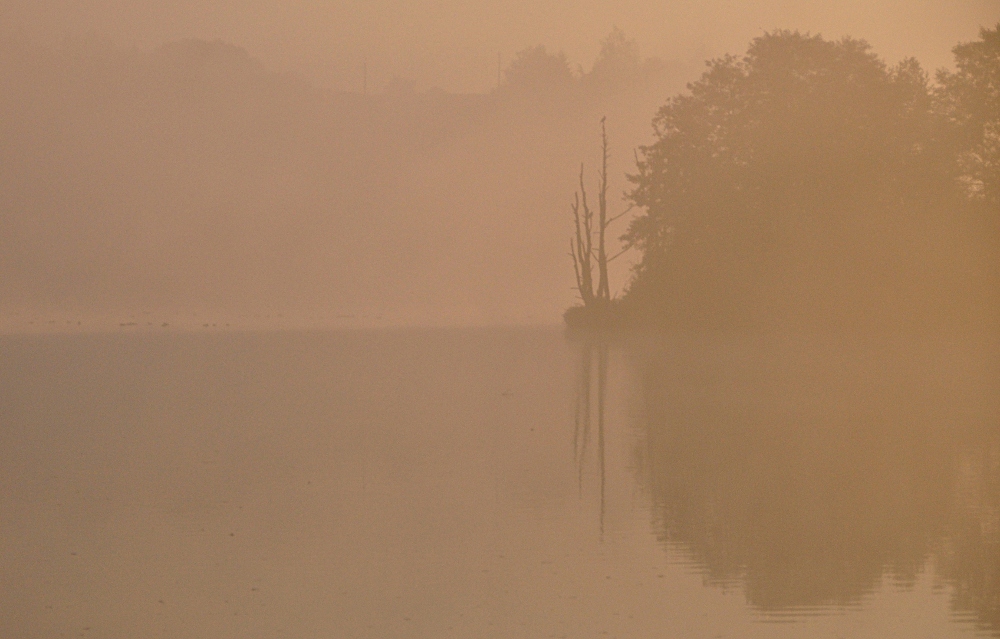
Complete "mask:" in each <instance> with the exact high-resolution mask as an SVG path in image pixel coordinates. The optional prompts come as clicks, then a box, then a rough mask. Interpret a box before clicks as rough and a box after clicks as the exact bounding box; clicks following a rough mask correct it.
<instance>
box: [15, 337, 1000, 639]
mask: <svg viewBox="0 0 1000 639" xmlns="http://www.w3.org/2000/svg"><path fill="white" fill-rule="evenodd" d="M998 352H1000V351H998V349H997V345H996V343H993V342H987V341H984V340H975V339H967V340H955V339H952V340H947V339H934V338H921V339H910V340H904V339H900V338H894V339H870V340H867V341H859V340H845V339H832V338H824V339H820V338H805V337H789V336H785V337H782V338H769V339H759V338H758V339H754V338H749V337H740V336H722V337H720V336H715V337H690V336H689V337H665V338H660V339H657V340H637V341H635V342H634V343H631V344H627V345H616V346H606V345H600V344H584V343H580V342H574V341H569V340H567V339H566V338H565V337H564V336H563V335H562V333H561V332H559V331H558V330H554V329H553V330H541V329H538V330H535V329H519V330H513V329H510V330H486V329H484V330H438V331H395V332H392V331H384V332H331V333H291V332H288V333H270V334H268V333H249V334H211V335H207V334H206V335H190V334H172V335H160V336H155V335H145V336H144V335H105V336H43V337H5V338H2V339H0V636H2V637H25V638H30V637H45V638H48V637H60V636H66V637H109V638H118V637H120V638H126V637H128V638H135V637H161V636H162V637H184V638H206V639H208V638H212V639H216V638H219V639H223V638H230V637H232V638H237V637H238V638H255V637H259V638H279V637H287V638H290V639H292V638H313V637H316V638H320V637H323V638H330V637H332V638H340V637H351V638H353V637H435V638H437V637H504V638H507V637H525V638H529V637H695V638H697V637H707V638H715V637H751V638H752V637H831V638H833V637H845V638H846V637H907V638H912V637H959V636H963V637H967V636H991V637H997V636H1000V419H998V418H1000V382H998V380H1000V357H998Z"/></svg>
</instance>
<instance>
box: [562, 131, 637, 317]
mask: <svg viewBox="0 0 1000 639" xmlns="http://www.w3.org/2000/svg"><path fill="white" fill-rule="evenodd" d="M599 177H600V184H599V190H598V193H597V220H596V223H597V229H596V231H597V246H596V247H595V246H594V231H595V229H594V223H595V220H594V211H592V210H591V209H590V207H589V206H588V205H587V190H586V188H585V187H584V184H583V165H582V164H581V165H580V191H579V192H578V193H577V194H576V196H575V197H574V199H573V223H574V226H575V229H576V236H575V237H574V238H573V239H572V240H570V255H571V256H572V257H573V272H574V273H575V274H576V288H577V290H578V291H579V292H580V299H581V300H583V305H584V306H585V307H588V308H589V307H593V306H598V305H606V304H608V303H610V302H611V284H610V282H609V281H608V262H610V261H611V260H613V259H615V258H616V257H618V255H621V253H619V254H618V255H615V256H614V257H612V258H608V253H607V248H606V231H607V229H608V226H609V225H610V224H611V223H612V222H614V221H615V220H616V219H618V218H619V217H621V216H622V215H625V213H622V214H621V215H617V216H615V217H613V218H610V219H609V218H608V132H607V128H606V127H605V118H601V172H600V176H599ZM627 212H628V211H626V213H627ZM595 260H596V262H597V264H596V266H597V290H596V291H595V290H594V266H595V264H594V261H595Z"/></svg>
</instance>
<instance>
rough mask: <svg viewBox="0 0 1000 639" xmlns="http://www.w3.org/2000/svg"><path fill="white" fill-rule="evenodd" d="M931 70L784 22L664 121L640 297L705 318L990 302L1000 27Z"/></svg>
mask: <svg viewBox="0 0 1000 639" xmlns="http://www.w3.org/2000/svg"><path fill="white" fill-rule="evenodd" d="M955 54H956V62H957V64H956V66H957V70H956V71H955V72H953V73H952V72H944V71H943V72H941V73H940V74H939V75H938V84H937V86H932V85H931V84H930V82H929V80H928V76H927V74H926V73H925V72H924V71H923V69H921V67H920V65H919V64H918V63H917V61H915V60H912V59H908V60H904V61H902V62H900V63H899V64H897V65H895V66H889V65H887V64H886V63H885V62H883V61H882V60H881V59H879V58H878V56H877V55H875V54H874V53H873V52H872V51H871V48H870V47H869V45H868V44H867V43H865V42H864V41H861V40H855V39H850V38H845V39H842V40H839V41H827V40H824V39H823V38H821V37H819V36H809V35H803V34H800V33H798V32H788V31H779V32H774V33H769V34H766V35H764V36H761V37H758V38H757V39H755V40H754V41H753V42H752V44H751V45H750V47H749V50H748V51H747V53H746V55H745V56H744V57H742V58H739V57H735V56H726V57H724V58H721V59H716V60H713V61H711V62H710V63H709V68H708V70H707V71H706V72H705V73H704V74H703V76H702V77H701V79H700V80H698V81H697V82H694V83H692V84H690V85H689V91H688V92H687V93H685V94H682V95H678V96H676V97H674V98H672V99H671V100H670V101H669V102H668V103H667V104H666V105H665V106H663V107H662V108H661V109H660V110H659V112H658V113H657V115H656V117H655V118H654V120H653V127H654V133H655V141H654V142H653V143H652V144H651V145H648V146H645V147H642V148H641V153H640V154H639V157H638V158H637V171H636V173H635V174H634V175H632V176H630V179H631V180H632V182H633V188H632V190H631V192H630V194H629V197H630V199H631V200H632V202H633V203H634V204H635V205H636V206H638V207H641V208H642V209H644V213H643V214H642V215H640V216H638V217H636V218H635V219H634V220H633V222H632V224H631V226H630V228H629V230H628V232H627V233H626V235H625V237H624V238H623V239H624V240H625V242H626V243H627V244H628V245H629V246H632V247H635V248H637V249H639V251H641V253H642V260H641V262H640V264H639V265H638V266H637V268H636V273H635V277H634V279H633V282H632V284H631V286H630V288H629V291H628V293H627V295H626V296H625V300H624V301H625V304H624V306H625V308H626V309H627V310H628V311H629V312H631V313H633V314H635V315H637V316H639V317H641V318H643V320H644V321H651V322H654V323H659V324H665V325H671V326H687V327H692V328H711V327H721V328H726V327H782V326H789V325H817V324H819V325H829V326H834V325H835V326H842V327H856V328H857V327H878V326H882V327H898V326H900V325H912V326H928V325H940V324H942V323H947V324H950V323H953V322H954V321H960V322H966V321H968V320H970V319H972V318H975V319H977V321H978V320H980V319H982V318H983V317H984V315H983V313H984V312H985V311H986V310H987V309H986V307H987V306H989V305H990V304H992V302H990V301H989V300H988V299H986V298H991V297H992V293H991V291H992V288H991V287H992V282H993V279H992V278H994V276H995V274H996V269H995V266H994V265H993V263H992V257H991V255H992V253H993V252H994V249H995V246H996V244H995V235H996V232H995V228H996V222H997V218H998V217H1000V215H997V214H998V213H1000V210H998V208H997V189H998V177H997V176H998V175H1000V164H998V158H1000V155H998V148H1000V145H998V140H1000V136H998V133H1000V124H998V123H1000V107H998V105H1000V102H998V97H997V91H998V90H997V87H998V86H1000V82H998V74H1000V36H998V30H997V29H994V30H984V31H983V32H982V39H981V40H980V41H978V42H974V43H970V44H964V45H960V46H958V47H956V49H955Z"/></svg>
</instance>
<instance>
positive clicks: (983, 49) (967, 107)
mask: <svg viewBox="0 0 1000 639" xmlns="http://www.w3.org/2000/svg"><path fill="white" fill-rule="evenodd" d="M979 35H980V39H979V40H978V41H976V42H967V43H964V44H960V45H958V46H956V47H955V48H954V49H953V51H954V54H955V66H956V68H957V70H956V71H955V72H949V71H946V70H942V71H940V72H938V82H939V84H940V85H941V86H940V89H939V90H938V92H937V96H936V97H937V98H938V102H939V105H940V108H941V110H942V112H943V113H944V115H945V117H946V118H947V119H948V121H949V123H950V124H951V125H952V126H953V127H954V131H955V132H956V133H957V137H958V139H959V150H958V157H957V160H958V162H957V164H958V173H959V179H960V180H961V182H962V183H963V185H964V186H965V187H966V190H967V192H968V194H969V195H970V196H972V197H973V198H974V199H977V200H982V201H984V202H986V203H988V204H990V205H992V207H993V210H994V211H996V210H998V209H997V207H998V206H1000V24H997V26H996V27H995V28H993V29H981V30H980V34H979Z"/></svg>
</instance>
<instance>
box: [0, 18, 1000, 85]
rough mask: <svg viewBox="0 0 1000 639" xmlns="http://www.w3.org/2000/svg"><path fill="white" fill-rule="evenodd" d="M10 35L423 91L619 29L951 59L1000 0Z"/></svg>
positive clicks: (299, 21) (713, 46)
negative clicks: (255, 64) (169, 50)
mask: <svg viewBox="0 0 1000 639" xmlns="http://www.w3.org/2000/svg"><path fill="white" fill-rule="evenodd" d="M4 5H5V8H4V11H3V13H4V18H3V20H2V21H0V25H2V26H0V30H3V31H7V32H8V33H17V34H20V35H22V36H25V37H27V38H30V39H32V40H36V41H45V42H49V43H55V42H58V41H59V40H60V39H61V38H63V37H65V36H66V35H67V34H80V33H91V32H92V33H96V34H99V35H103V36H107V37H110V38H111V39H112V41H113V42H114V43H115V44H118V45H124V46H129V45H133V44H134V45H138V46H143V47H150V46H156V45H158V44H161V43H162V42H166V41H171V40H176V39H180V38H189V37H196V38H203V39H215V38H219V39H222V40H224V41H226V42H230V43H232V44H235V45H237V46H241V47H244V48H246V49H247V50H248V51H249V52H250V54H251V55H254V56H256V57H259V58H261V59H262V60H263V61H264V62H265V64H268V65H270V66H272V67H273V68H277V69H280V70H286V71H295V72H298V73H300V74H302V75H304V76H306V77H307V78H308V79H310V80H311V81H312V82H314V83H317V84H319V85H322V86H328V87H331V88H336V89H341V90H355V89H358V88H359V87H360V85H361V83H362V68H363V65H364V63H365V62H366V61H367V65H368V75H369V87H370V88H373V89H376V90H377V89H378V88H379V87H381V86H384V85H385V84H386V83H387V82H389V81H390V80H391V79H392V77H393V76H400V77H407V78H411V79H413V80H415V81H416V83H417V88H418V89H424V88H428V87H432V86H437V87H440V88H442V89H445V90H447V91H460V92H464V91H483V90H488V89H490V88H492V87H493V86H494V85H495V83H496V69H497V53H500V54H501V55H502V56H503V59H505V60H507V61H509V60H510V58H511V57H512V56H513V54H514V53H515V52H516V51H519V50H521V49H523V48H525V47H528V46H532V45H536V44H545V45H547V46H549V47H550V48H551V49H555V50H564V51H565V52H566V54H567V56H568V57H569V59H570V61H571V63H573V64H574V65H576V64H581V65H587V64H589V62H590V61H591V60H593V58H594V56H595V55H596V53H597V49H598V43H599V41H600V39H601V38H603V37H604V36H605V35H606V34H607V33H608V31H609V30H610V29H611V27H612V25H617V26H618V27H620V28H621V29H623V30H624V31H625V32H626V33H628V34H629V35H630V36H632V37H634V38H636V39H637V40H638V41H639V43H640V45H641V47H642V50H643V54H644V55H647V56H657V57H660V58H663V59H665V60H680V61H701V60H703V59H705V58H707V57H712V56H717V55H721V54H723V53H727V52H730V53H739V52H742V51H743V50H745V48H746V44H747V43H748V42H749V40H750V39H751V38H753V37H755V36H757V35H760V34H761V32H762V31H770V30H773V29H776V28H790V29H799V30H801V31H810V32H812V33H820V34H822V35H823V36H824V37H825V38H839V37H841V36H845V35H850V36H853V37H860V38H865V39H867V40H868V41H869V42H870V43H871V44H872V45H873V47H874V48H875V50H876V51H878V52H879V54H880V55H882V56H883V57H884V58H885V59H886V60H888V61H890V62H895V61H897V60H899V59H901V58H903V57H906V56H915V57H916V58H917V59H919V60H920V61H921V63H922V64H923V65H924V67H925V68H927V69H931V70H933V69H936V68H938V67H941V66H945V65H948V64H949V63H950V59H951V55H950V50H951V47H953V46H954V45H955V44H956V43H957V42H960V41H969V40H973V39H975V38H976V36H977V32H978V29H979V27H980V26H989V25H991V24H994V23H995V22H996V21H997V19H998V18H1000V0H963V1H961V2H955V1H948V0H876V1H869V0H845V1H840V2H836V3H828V2H815V1H814V0H764V1H761V2H756V3H750V2H734V1H732V0H708V1H702V0H673V1H671V2H650V1H643V0H620V1H619V2H614V3H610V2H596V1H594V0H583V1H578V2H568V1H567V0H558V1H552V0H542V1H539V0H506V1H504V2H499V1H497V0H486V1H477V2H464V1H461V0H437V1H431V0H364V1H358V0H336V1H332V0H284V1H281V2H279V1H277V0H240V1H236V0H225V1H215V2H204V1H202V0H198V1H195V0H177V1H174V2H170V3H136V2H125V1H122V0H6V2H4Z"/></svg>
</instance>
